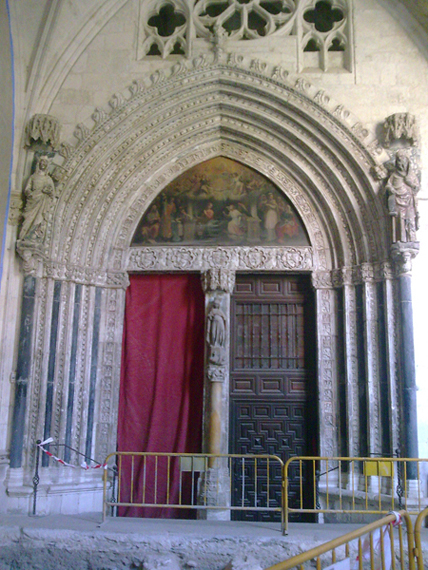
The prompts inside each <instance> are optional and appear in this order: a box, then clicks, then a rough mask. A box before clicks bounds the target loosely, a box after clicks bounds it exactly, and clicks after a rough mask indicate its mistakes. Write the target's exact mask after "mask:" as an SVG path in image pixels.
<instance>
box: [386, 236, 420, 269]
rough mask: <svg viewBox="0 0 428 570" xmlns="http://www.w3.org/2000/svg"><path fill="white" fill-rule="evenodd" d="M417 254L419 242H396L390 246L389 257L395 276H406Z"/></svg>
mask: <svg viewBox="0 0 428 570" xmlns="http://www.w3.org/2000/svg"><path fill="white" fill-rule="evenodd" d="M418 253H419V242H405V243H403V242H397V243H393V244H392V246H391V257H392V260H393V262H394V265H395V270H396V273H397V275H398V276H399V277H400V276H402V275H408V274H410V273H411V271H412V260H413V259H414V258H415V257H416V256H417V255H418Z"/></svg>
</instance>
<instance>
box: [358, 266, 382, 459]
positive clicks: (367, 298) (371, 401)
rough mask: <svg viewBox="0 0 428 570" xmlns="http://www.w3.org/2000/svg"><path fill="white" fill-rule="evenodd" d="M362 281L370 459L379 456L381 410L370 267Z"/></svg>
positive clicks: (374, 296)
mask: <svg viewBox="0 0 428 570" xmlns="http://www.w3.org/2000/svg"><path fill="white" fill-rule="evenodd" d="M361 275H362V279H363V291H364V293H363V303H364V306H363V312H364V337H365V349H366V350H365V359H366V394H367V436H368V442H367V449H368V453H369V454H370V455H375V456H376V455H379V454H381V453H382V428H381V415H380V414H381V410H380V378H379V335H378V305H377V295H376V283H375V280H374V269H373V266H372V265H371V264H369V263H363V264H362V265H361Z"/></svg>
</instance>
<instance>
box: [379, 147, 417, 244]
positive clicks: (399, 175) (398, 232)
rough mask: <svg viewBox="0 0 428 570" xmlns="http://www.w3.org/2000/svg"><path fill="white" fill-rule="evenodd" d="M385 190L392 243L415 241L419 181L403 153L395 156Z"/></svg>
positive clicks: (400, 152) (399, 152)
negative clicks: (391, 230)
mask: <svg viewBox="0 0 428 570" xmlns="http://www.w3.org/2000/svg"><path fill="white" fill-rule="evenodd" d="M385 190H386V195H387V199H388V212H389V215H390V216H391V217H392V219H393V242H396V241H401V242H409V241H416V230H417V229H419V216H418V210H417V205H416V194H417V192H418V191H419V180H418V178H417V176H416V175H415V173H414V172H413V171H412V169H411V165H410V160H409V157H408V156H407V155H406V154H405V153H404V152H403V151H398V152H397V154H396V157H395V169H394V171H393V172H392V174H391V175H390V176H389V178H388V180H387V183H386V187H385Z"/></svg>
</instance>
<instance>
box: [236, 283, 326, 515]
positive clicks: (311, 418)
mask: <svg viewBox="0 0 428 570" xmlns="http://www.w3.org/2000/svg"><path fill="white" fill-rule="evenodd" d="M231 331H232V332H231V362H230V432H229V433H230V452H231V453H239V454H241V453H242V454H270V455H277V456H279V457H280V458H281V459H282V460H283V461H284V462H285V461H286V460H287V459H288V458H289V457H291V456H294V455H312V454H314V453H315V451H316V447H317V444H316V433H317V418H316V403H315V402H316V393H315V361H316V359H315V354H316V348H315V310H314V297H313V292H312V289H311V284H310V280H309V276H306V275H300V276H299V275H296V276H283V275H282V276H281V275H241V276H238V277H237V281H236V286H235V291H234V293H233V295H232V301H231ZM232 478H233V474H232ZM241 479H242V478H240V477H239V476H236V478H235V480H233V484H232V489H233V494H234V495H235V496H236V499H238V497H240V496H241V495H242V488H241ZM269 479H270V482H269V483H270V484H269V487H270V497H271V498H275V499H276V500H277V501H278V504H280V502H279V501H280V496H281V473H280V468H279V467H278V468H274V469H272V470H271V472H270V474H269ZM293 487H294V486H293V482H291V487H290V489H289V498H290V501H291V504H290V506H292V504H293V495H294V494H296V493H297V488H293ZM309 487H312V486H311V485H310V486H309ZM245 493H246V496H248V499H249V503H250V497H251V496H252V495H253V493H254V489H252V488H251V484H248V481H247V483H246V489H245ZM309 499H310V498H309ZM233 513H234V515H233V516H234V517H235V518H240V519H241V520H272V519H273V518H275V517H272V514H269V513H263V512H261V511H233ZM299 520H302V519H299Z"/></svg>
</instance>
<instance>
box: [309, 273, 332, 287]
mask: <svg viewBox="0 0 428 570" xmlns="http://www.w3.org/2000/svg"><path fill="white" fill-rule="evenodd" d="M312 286H313V287H314V289H333V279H332V275H331V271H314V272H313V273H312Z"/></svg>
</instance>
